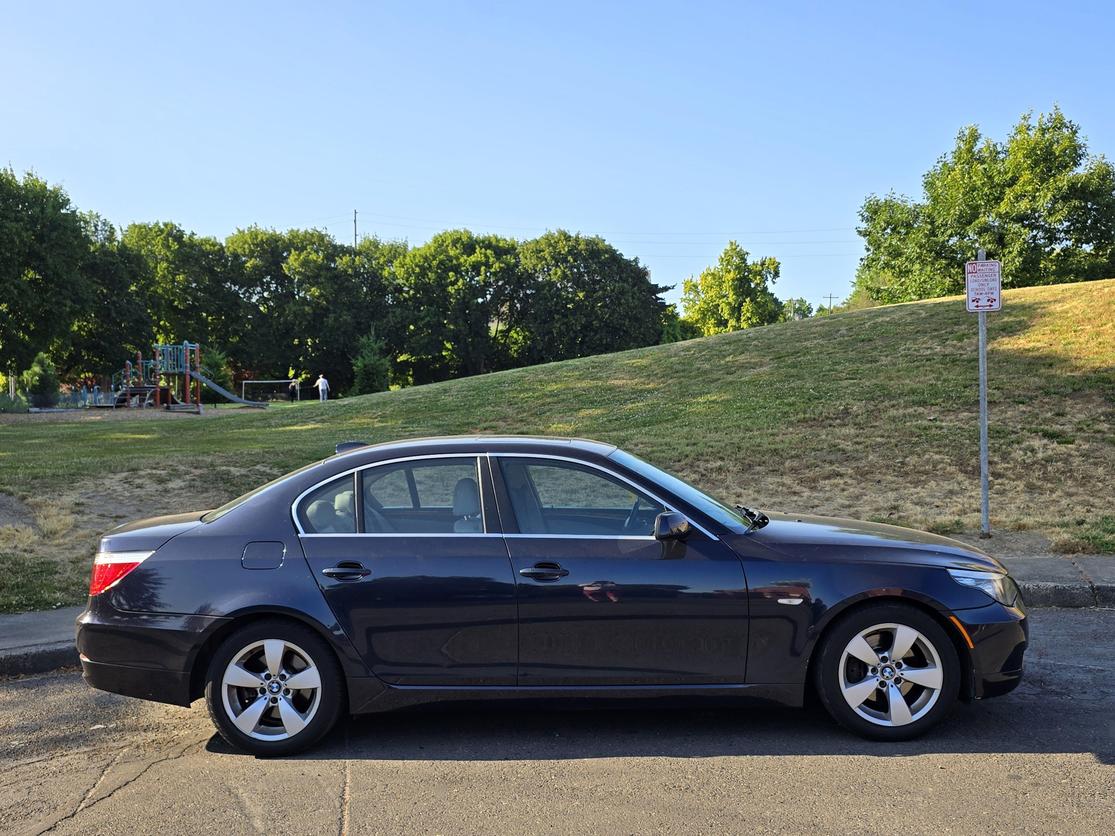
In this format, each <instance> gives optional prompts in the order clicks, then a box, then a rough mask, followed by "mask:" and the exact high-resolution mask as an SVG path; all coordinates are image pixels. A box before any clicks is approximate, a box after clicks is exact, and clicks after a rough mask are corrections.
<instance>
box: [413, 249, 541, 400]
mask: <svg viewBox="0 0 1115 836" xmlns="http://www.w3.org/2000/svg"><path fill="white" fill-rule="evenodd" d="M394 273H395V279H396V282H397V288H396V291H397V303H396V311H395V321H396V323H399V325H400V328H399V330H401V332H402V342H403V344H404V346H405V350H404V351H403V352H402V353H401V354H400V356H399V357H398V360H397V363H398V364H399V366H400V372H401V374H402V376H403V378H404V379H406V378H409V379H410V381H411V382H414V383H429V382H432V381H435V380H445V379H447V378H450V377H458V376H462V375H472V374H481V373H483V372H486V371H492V370H493V369H497V368H500V367H502V366H505V365H507V353H506V351H505V350H504V349H505V346H506V340H507V334H508V330H509V324H510V323H509V321H508V320H509V319H510V318H513V317H514V316H515V312H516V311H517V310H518V307H517V305H518V299H519V290H520V284H521V278H522V275H521V273H520V270H519V253H518V247H517V245H516V243H515V242H514V241H512V240H511V239H509V238H501V237H500V236H498V235H474V234H473V233H472V232H469V231H468V230H467V229H458V230H450V231H448V232H441V233H438V234H437V235H435V236H434V237H433V238H431V239H430V240H429V241H428V242H426V243H425V244H423V245H422V246H421V247H415V248H414V249H412V250H410V251H408V252H407V253H405V254H403V255H402V256H401V257H400V258H399V259H398V260H397V261H396V262H395V270H394Z"/></svg>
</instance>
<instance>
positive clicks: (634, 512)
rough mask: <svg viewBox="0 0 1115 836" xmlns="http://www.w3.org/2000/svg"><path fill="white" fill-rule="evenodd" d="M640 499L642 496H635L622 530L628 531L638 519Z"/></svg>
mask: <svg viewBox="0 0 1115 836" xmlns="http://www.w3.org/2000/svg"><path fill="white" fill-rule="evenodd" d="M642 501H643V500H642V497H638V496H637V497H635V504H634V505H632V506H631V513H630V514H628V515H627V521H626V522H625V523H624V524H623V530H624V531H630V530H631V529H632V527H634V525H635V523H636V522H637V521H638V519H639V503H641V502H642Z"/></svg>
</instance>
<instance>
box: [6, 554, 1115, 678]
mask: <svg viewBox="0 0 1115 836" xmlns="http://www.w3.org/2000/svg"><path fill="white" fill-rule="evenodd" d="M1001 560H1002V561H1003V563H1005V564H1006V566H1007V568H1008V569H1010V573H1011V575H1013V576H1014V578H1015V580H1017V581H1018V585H1019V586H1021V587H1022V594H1023V596H1024V597H1025V599H1026V603H1027V605H1029V606H1031V607H1115V555H1053V554H1039V555H1030V556H1025V557H1023V556H1012V557H1003V558H1001ZM81 610H82V607H67V608H66V609H61V610H47V611H46V612H28V613H20V614H19V615H0V676H16V675H18V674H29V673H40V672H42V671H49V670H54V669H55V668H60V667H65V666H67V665H76V664H77V663H78V659H77V651H76V650H75V649H74V619H76V618H77V616H78V613H80V612H81Z"/></svg>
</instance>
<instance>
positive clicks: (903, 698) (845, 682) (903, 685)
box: [839, 624, 944, 726]
mask: <svg viewBox="0 0 1115 836" xmlns="http://www.w3.org/2000/svg"><path fill="white" fill-rule="evenodd" d="M839 677H840V693H841V694H843V695H844V700H845V701H846V702H847V703H848V705H850V706H851V707H852V710H853V711H855V712H856V714H858V715H859V716H860V717H862V718H863V719H865V720H867V721H868V722H870V723H875V724H876V725H879V726H905V725H908V724H910V723H913V722H915V721H917V720H920V719H921V718H922V717H924V716H925V715H926V714H927V713H929V711H930V709H932V708H933V706H934V705H935V704H936V702H937V698H938V697H939V696H940V695H941V686H942V685H943V684H944V672H943V670H942V667H941V657H940V655H939V654H938V653H937V648H935V647H934V646H933V643H932V642H931V641H929V639H928V638H926V637H925V636H924V635H923V634H922V633H920V632H918V631H917V630H915V629H914V628H913V627H910V626H908V625H906V624H876V625H874V626H873V627H868V628H867V629H866V630H861V631H860V632H859V633H858V634H857V635H856V636H855V637H854V638H853V639H852V640H851V641H850V642H848V645H847V647H845V648H844V653H843V655H842V656H841V657H840V668H839Z"/></svg>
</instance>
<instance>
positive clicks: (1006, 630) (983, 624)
mask: <svg viewBox="0 0 1115 836" xmlns="http://www.w3.org/2000/svg"><path fill="white" fill-rule="evenodd" d="M954 615H955V616H956V618H957V619H958V620H959V621H960V622H961V624H962V625H963V627H964V631H965V632H966V633H967V634H968V636H969V637H970V638H971V641H972V645H973V647H972V648H971V649H970V650H969V656H970V658H971V662H972V680H971V688H970V696H971V697H972V698H974V699H977V700H979V699H987V698H989V697H998V696H1001V695H1003V694H1007V693H1009V692H1011V691H1013V690H1014V689H1015V688H1016V687H1018V683H1019V682H1021V681H1022V672H1023V663H1022V657H1023V655H1024V654H1025V653H1026V647H1027V644H1028V643H1029V638H1030V625H1029V621H1028V619H1027V616H1026V610H1025V608H1024V606H1023V604H1022V602H1021V601H1020V602H1019V603H1018V606H1015V607H1006V606H1003V605H1002V604H999V603H993V604H989V605H988V606H986V607H979V608H977V609H974V610H961V611H960V612H957V613H955V614H954Z"/></svg>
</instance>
